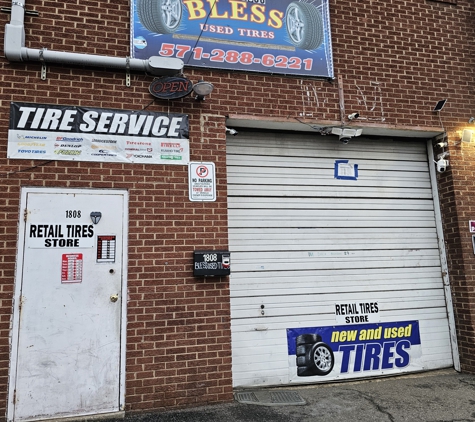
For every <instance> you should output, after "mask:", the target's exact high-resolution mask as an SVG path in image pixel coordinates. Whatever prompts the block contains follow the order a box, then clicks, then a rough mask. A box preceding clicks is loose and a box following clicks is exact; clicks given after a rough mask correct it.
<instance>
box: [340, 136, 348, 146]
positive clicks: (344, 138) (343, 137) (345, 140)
mask: <svg viewBox="0 0 475 422" xmlns="http://www.w3.org/2000/svg"><path fill="white" fill-rule="evenodd" d="M338 139H339V140H340V142H341V143H342V144H345V145H346V144H347V143H348V142H350V139H351V137H350V136H343V135H341V136H340V137H339V138H338Z"/></svg>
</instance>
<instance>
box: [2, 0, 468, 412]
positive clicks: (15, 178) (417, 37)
mask: <svg viewBox="0 0 475 422" xmlns="http://www.w3.org/2000/svg"><path fill="white" fill-rule="evenodd" d="M453 3H454V2H453V1H450V2H434V1H428V0H413V1H407V0H404V1H397V2H396V1H393V2H388V1H385V0H381V1H378V0H372V1H366V2H350V1H341V0H340V1H335V0H331V1H330V14H331V29H332V37H333V39H332V41H333V56H334V65H335V75H337V76H339V77H340V82H341V83H342V85H343V91H344V100H345V107H346V110H347V111H351V112H353V111H358V112H359V113H360V115H361V120H362V121H365V122H366V123H375V124H381V125H387V127H395V126H402V125H410V126H418V127H424V126H432V127H433V126H441V125H443V126H444V127H445V128H446V130H447V131H448V135H449V145H450V146H449V150H450V152H451V157H450V161H451V167H450V170H449V171H448V172H446V173H444V174H443V175H442V176H440V177H439V189H440V199H441V203H442V211H443V223H444V229H445V236H446V241H447V246H448V257H449V265H450V272H451V280H452V288H453V292H454V304H455V311H456V317H457V321H458V334H459V342H460V351H461V359H462V367H463V369H465V370H468V371H475V362H474V361H473V360H472V358H471V356H473V354H474V353H473V352H474V350H473V349H474V348H473V344H474V328H473V327H474V318H475V317H474V313H473V312H474V309H475V303H474V301H475V298H474V287H475V279H474V276H475V271H474V268H473V262H474V256H473V251H472V245H471V237H470V236H469V234H468V233H467V226H468V219H470V218H473V219H475V213H474V211H473V207H475V199H474V195H473V194H472V179H473V171H474V168H473V165H472V158H473V157H472V156H473V154H474V153H473V152H472V150H473V147H472V146H471V145H461V144H457V141H458V139H459V137H460V133H461V130H462V128H463V126H464V125H465V124H466V121H467V120H468V117H470V115H472V114H473V113H474V109H475V107H474V106H475V99H474V95H473V94H474V92H473V82H474V81H473V64H474V63H473V59H472V54H471V49H472V40H473V35H474V29H473V27H474V6H473V4H472V3H471V2H470V1H469V0H458V2H457V4H453ZM0 5H1V6H4V7H9V6H10V5H11V3H10V2H9V1H5V0H2V1H0ZM26 9H34V10H37V11H38V12H39V13H40V16H39V17H26V19H25V27H26V39H27V43H26V45H27V47H31V48H42V47H46V48H48V49H50V50H58V51H74V52H80V53H89V54H101V55H109V56H120V57H125V56H127V55H129V54H130V53H129V42H130V40H129V30H130V28H129V26H130V25H129V19H130V16H129V2H128V1H126V0H109V1H106V0H103V1H93V0H89V1H84V0H81V1H79V0H69V1H67V2H56V1H46V0H28V1H27V2H26ZM0 18H1V19H2V22H1V23H2V25H3V24H5V23H7V22H8V21H9V19H10V16H9V15H8V14H1V15H0ZM2 38H3V32H2ZM0 42H2V43H3V39H2V40H0ZM0 63H1V66H2V72H1V74H0V78H1V82H2V83H1V84H0V133H1V134H2V138H3V140H4V141H3V142H2V143H1V144H0V174H1V186H2V189H1V192H2V195H1V199H0V221H1V224H0V234H1V237H0V249H1V250H2V254H1V256H0V262H1V267H0V294H1V297H0V299H1V306H0V411H3V410H4V409H5V406H6V390H7V376H8V362H9V324H10V314H11V306H12V292H13V283H14V271H15V261H16V241H17V224H18V216H19V197H20V188H21V187H22V186H45V187H81V188H103V189H111V188H122V189H128V190H129V193H130V203H129V214H130V215H129V221H130V223H129V250H128V253H129V262H128V282H129V295H130V302H129V306H128V329H127V335H128V338H127V387H126V406H127V410H149V409H158V408H164V407H179V406H189V405H196V404H203V403H212V402H219V401H226V400H231V399H232V387H231V349H230V326H229V318H230V315H229V312H230V311H229V285H228V279H227V278H218V279H213V280H211V281H209V280H207V281H205V282H203V281H202V280H197V279H195V278H193V277H192V263H191V256H192V251H193V250H195V249H206V248H210V249H212V248H216V249H218V248H222V249H226V248H227V212H226V161H225V158H226V157H225V131H224V126H225V117H226V116H227V115H229V114H239V115H243V116H262V117H266V118H268V117H275V118H285V119H288V120H289V121H294V120H297V119H300V120H302V119H306V120H305V121H307V122H309V123H311V122H318V121H321V120H339V119H340V107H339V95H338V79H335V80H333V81H326V80H320V79H310V78H296V77H286V76H272V75H261V74H251V73H242V72H236V73H234V72H230V71H208V70H205V69H202V70H197V69H195V70H193V69H189V68H187V69H186V71H185V74H186V76H187V77H189V78H190V79H191V80H193V81H194V82H196V81H197V80H199V79H205V80H207V81H209V82H212V83H213V84H214V86H215V90H214V92H213V93H212V94H211V95H210V96H209V97H208V98H207V99H206V101H204V102H195V101H194V100H193V98H192V97H186V98H184V99H180V100H174V101H170V102H167V101H164V100H158V99H156V100H154V101H153V98H152V97H151V96H150V94H149V92H148V85H149V84H150V82H151V81H152V77H151V76H148V75H144V74H139V73H136V74H133V75H132V81H131V82H132V86H131V87H130V88H127V87H125V73H124V72H110V71H105V70H102V69H85V68H84V69H83V68H81V67H72V68H71V67H70V66H64V67H62V66H58V65H53V66H48V73H47V79H46V80H45V81H42V80H41V79H40V65H39V64H38V63H27V64H24V63H9V62H8V61H6V60H5V59H4V58H2V59H0ZM442 98H448V102H447V105H446V106H445V108H444V110H443V112H442V113H440V118H439V116H438V115H437V114H435V113H432V111H431V110H432V108H433V107H434V105H435V103H436V102H437V101H438V100H439V99H442ZM11 101H18V102H20V101H25V102H36V103H48V104H62V105H82V106H95V107H104V108H118V109H129V110H141V109H144V108H147V109H148V110H150V111H157V112H173V113H185V114H188V115H189V119H190V149H191V160H192V161H199V160H203V161H213V162H215V163H216V172H217V182H218V183H217V185H218V192H217V196H218V199H217V201H216V202H213V203H197V202H194V203H193V202H190V201H189V200H188V177H187V169H186V167H185V166H172V165H170V166H164V165H155V166H150V165H142V164H133V165H132V164H111V163H88V162H79V163H77V162H66V161H53V162H44V161H41V160H37V161H33V160H31V161H30V160H7V159H6V151H7V146H6V139H7V130H8V123H9V105H10V102H11ZM2 409H3V410H2Z"/></svg>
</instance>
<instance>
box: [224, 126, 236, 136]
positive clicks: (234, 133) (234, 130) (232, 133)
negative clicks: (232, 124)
mask: <svg viewBox="0 0 475 422" xmlns="http://www.w3.org/2000/svg"><path fill="white" fill-rule="evenodd" d="M226 132H228V133H229V134H230V135H233V136H236V135H237V134H238V131H237V130H236V129H229V128H228V127H227V128H226Z"/></svg>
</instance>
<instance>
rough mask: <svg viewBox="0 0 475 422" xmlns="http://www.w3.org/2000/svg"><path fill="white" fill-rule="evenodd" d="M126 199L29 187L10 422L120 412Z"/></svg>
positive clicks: (23, 217)
mask: <svg viewBox="0 0 475 422" xmlns="http://www.w3.org/2000/svg"><path fill="white" fill-rule="evenodd" d="M126 199H127V197H126V192H123V191H121V192H118V191H97V190H96V191H95V190H91V191H88V190H71V189H70V190H64V189H63V190H60V189H27V190H24V191H23V195H22V207H21V214H22V215H21V223H20V239H19V240H20V241H19V251H18V261H19V265H18V270H17V281H16V291H15V302H16V303H15V308H14V325H13V335H12V359H11V371H10V394H9V410H8V419H9V420H17V421H18V420H37V419H44V418H51V417H64V416H79V415H86V414H96V413H109V412H117V411H119V410H121V408H122V406H123V384H124V382H123V371H122V370H121V369H122V368H123V363H124V356H123V341H121V334H122V332H123V330H124V324H123V319H124V317H125V307H124V303H123V300H122V297H123V292H124V291H125V290H124V286H125V277H124V275H125V274H126V273H125V271H124V268H125V267H124V263H125V257H124V250H125V248H124V244H125V239H126V236H125V234H126V230H125V227H124V223H125V222H127V218H126ZM123 337H125V336H123Z"/></svg>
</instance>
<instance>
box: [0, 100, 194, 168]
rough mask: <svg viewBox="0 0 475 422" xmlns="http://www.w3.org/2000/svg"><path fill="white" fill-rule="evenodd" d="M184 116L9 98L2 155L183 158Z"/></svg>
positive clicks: (181, 160)
mask: <svg viewBox="0 0 475 422" xmlns="http://www.w3.org/2000/svg"><path fill="white" fill-rule="evenodd" d="M189 149H190V148H189V141H188V116H187V115H185V114H174V113H155V112H150V111H143V110H141V111H128V110H112V109H104V108H94V107H74V106H60V105H51V104H30V103H11V107H10V128H9V130H8V158H24V159H29V160H31V159H38V160H44V159H47V160H68V161H69V160H72V161H102V162H118V163H145V164H188V163H189V161H190V151H189Z"/></svg>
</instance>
